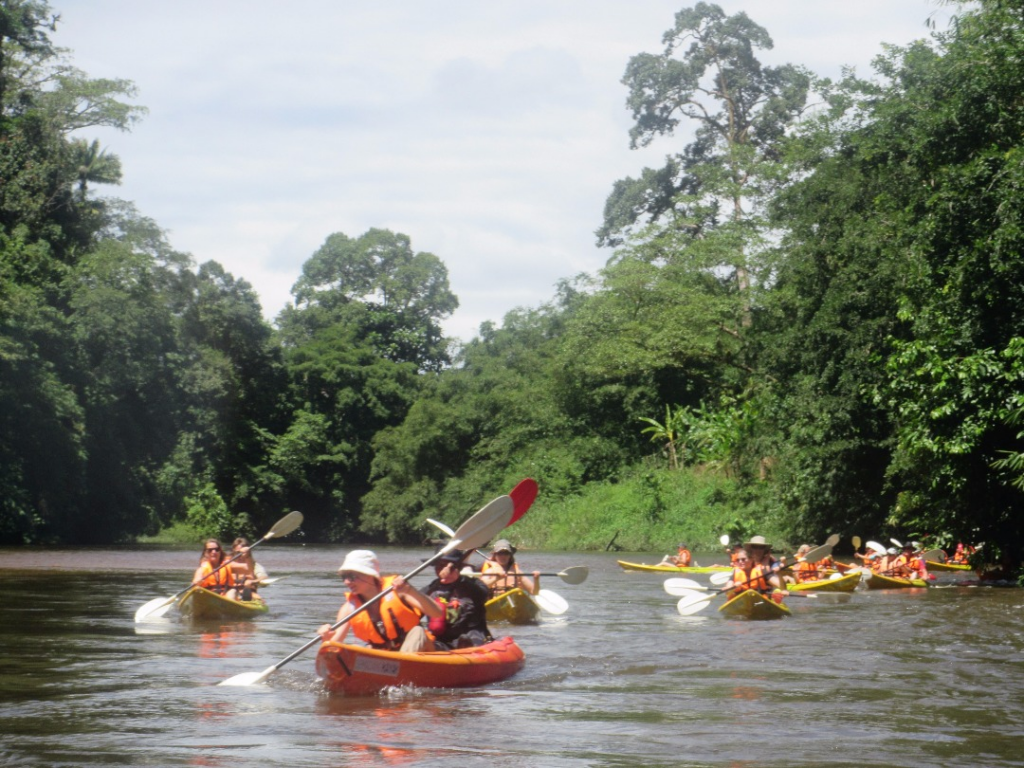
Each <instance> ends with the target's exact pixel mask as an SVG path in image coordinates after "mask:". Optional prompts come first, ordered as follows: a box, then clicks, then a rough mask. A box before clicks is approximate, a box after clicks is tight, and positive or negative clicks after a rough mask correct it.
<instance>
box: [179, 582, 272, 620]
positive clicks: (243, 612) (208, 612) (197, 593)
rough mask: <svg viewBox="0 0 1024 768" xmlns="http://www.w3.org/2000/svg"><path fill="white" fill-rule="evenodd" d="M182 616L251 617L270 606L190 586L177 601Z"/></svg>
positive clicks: (257, 601) (193, 617)
mask: <svg viewBox="0 0 1024 768" xmlns="http://www.w3.org/2000/svg"><path fill="white" fill-rule="evenodd" d="M178 610H179V611H180V612H181V615H182V616H186V617H188V618H190V619H253V618H256V617H257V616H262V615H263V614H265V613H267V611H269V610H270V608H269V607H268V606H267V604H266V603H265V602H263V601H262V600H231V599H230V598H227V597H224V596H223V595H218V594H217V593H216V592H211V591H210V590H208V589H203V588H202V587H192V589H190V590H189V591H188V592H186V593H185V594H184V595H182V597H181V599H180V600H179V601H178Z"/></svg>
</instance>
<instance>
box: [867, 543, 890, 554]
mask: <svg viewBox="0 0 1024 768" xmlns="http://www.w3.org/2000/svg"><path fill="white" fill-rule="evenodd" d="M864 546H866V547H867V548H868V549H870V550H872V551H873V552H877V553H878V554H880V555H884V554H885V547H883V546H882V545H881V544H879V543H878V542H877V541H869V542H868V543H867V544H865V545H864Z"/></svg>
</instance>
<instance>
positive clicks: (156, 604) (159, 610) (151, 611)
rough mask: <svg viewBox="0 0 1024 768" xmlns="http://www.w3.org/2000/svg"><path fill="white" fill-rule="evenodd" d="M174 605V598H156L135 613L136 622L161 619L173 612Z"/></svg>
mask: <svg viewBox="0 0 1024 768" xmlns="http://www.w3.org/2000/svg"><path fill="white" fill-rule="evenodd" d="M173 604H174V598H173V597H154V598H153V599H152V600H150V601H149V602H148V603H146V604H145V605H144V606H142V607H141V608H139V610H137V611H136V612H135V621H136V622H139V621H146V620H147V619H159V618H160V617H161V616H163V615H164V614H166V613H167V612H168V611H169V610H171V606H172V605H173Z"/></svg>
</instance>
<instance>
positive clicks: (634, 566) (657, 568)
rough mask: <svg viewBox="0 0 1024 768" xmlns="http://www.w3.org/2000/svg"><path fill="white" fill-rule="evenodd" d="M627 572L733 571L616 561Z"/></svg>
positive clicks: (724, 568)
mask: <svg viewBox="0 0 1024 768" xmlns="http://www.w3.org/2000/svg"><path fill="white" fill-rule="evenodd" d="M616 562H617V563H618V564H619V565H620V566H621V567H622V568H623V569H625V570H627V571H651V572H654V573H718V572H719V571H731V570H732V568H731V567H730V566H727V565H707V566H700V565H686V566H681V565H646V564H645V563H628V562H626V561H625V560H617V561H616Z"/></svg>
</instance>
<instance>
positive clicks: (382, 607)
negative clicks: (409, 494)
mask: <svg viewBox="0 0 1024 768" xmlns="http://www.w3.org/2000/svg"><path fill="white" fill-rule="evenodd" d="M338 573H339V574H340V575H341V578H342V579H343V580H344V581H345V583H346V584H347V586H348V589H349V591H348V593H346V595H345V602H344V603H343V604H342V606H341V608H340V609H339V610H338V618H337V621H342V620H343V619H346V618H347V617H349V616H352V618H351V619H350V620H349V621H346V622H345V623H344V624H342V625H341V626H340V627H338V628H337V629H336V630H334V631H333V632H332V631H331V625H330V624H324V625H323V626H321V627H320V628H319V629H318V630H317V634H319V635H320V637H322V638H323V639H324V640H330V641H332V642H335V643H340V642H341V641H342V640H343V639H344V638H345V635H346V634H347V633H348V630H349V627H351V628H352V633H353V634H354V635H355V636H356V637H358V638H359V639H360V640H362V641H363V642H365V643H367V644H368V645H370V646H371V647H373V648H378V649H381V650H386V651H401V652H403V653H414V652H416V651H432V650H434V644H433V641H432V640H431V639H430V636H429V635H428V634H427V633H426V631H425V630H424V629H423V627H421V626H420V619H421V618H422V617H423V616H427V617H428V618H438V617H440V616H441V615H442V614H443V611H442V609H441V606H439V605H438V604H437V603H436V602H435V601H433V600H431V599H430V598H429V597H427V596H426V595H424V594H423V593H422V592H420V591H419V590H418V589H416V588H415V587H414V586H413V585H412V584H410V583H409V582H407V581H406V580H405V579H404V578H402V577H401V576H385V577H383V578H382V577H381V575H380V562H379V561H378V560H377V555H375V554H374V553H373V552H371V551H370V550H368V549H353V550H352V551H351V552H349V553H348V554H347V555H345V560H344V561H343V562H342V564H341V567H340V568H338ZM388 587H392V590H391V591H390V592H388V593H387V594H386V595H384V597H382V598H381V599H380V600H377V601H376V602H375V603H373V604H372V605H370V607H369V608H367V609H366V610H363V611H360V612H359V613H355V612H356V609H357V608H359V607H360V606H362V605H364V604H365V603H367V602H369V601H370V600H371V599H373V598H374V597H376V596H377V595H379V594H380V593H381V592H383V591H384V590H386V589H387V588H388ZM352 614H355V615H354V616H353V615H352ZM337 621H336V622H335V623H337Z"/></svg>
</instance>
